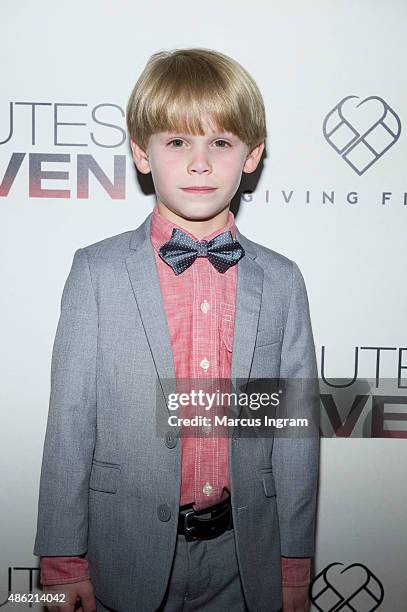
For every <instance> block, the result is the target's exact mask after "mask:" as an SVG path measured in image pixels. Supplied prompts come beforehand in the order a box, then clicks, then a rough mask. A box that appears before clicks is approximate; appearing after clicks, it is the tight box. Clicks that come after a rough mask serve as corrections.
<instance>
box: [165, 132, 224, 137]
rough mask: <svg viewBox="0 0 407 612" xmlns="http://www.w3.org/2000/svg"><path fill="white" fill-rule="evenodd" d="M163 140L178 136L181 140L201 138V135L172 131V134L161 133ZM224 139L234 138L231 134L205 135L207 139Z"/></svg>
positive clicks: (215, 133) (216, 133)
mask: <svg viewBox="0 0 407 612" xmlns="http://www.w3.org/2000/svg"><path fill="white" fill-rule="evenodd" d="M163 134H164V135H163V138H168V137H170V136H178V137H181V138H191V137H192V138H198V137H199V136H201V134H188V133H187V132H177V131H173V132H164V133H163ZM202 136H206V134H202ZM220 136H222V137H226V138H235V135H234V134H232V133H231V132H226V131H224V132H214V133H213V134H209V135H207V138H216V137H220Z"/></svg>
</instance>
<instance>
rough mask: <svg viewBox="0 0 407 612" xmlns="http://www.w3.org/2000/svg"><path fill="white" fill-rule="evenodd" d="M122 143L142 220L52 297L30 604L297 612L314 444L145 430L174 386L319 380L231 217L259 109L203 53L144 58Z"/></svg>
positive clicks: (256, 99) (308, 550)
mask: <svg viewBox="0 0 407 612" xmlns="http://www.w3.org/2000/svg"><path fill="white" fill-rule="evenodd" d="M127 125H128V130H129V135H130V140H131V148H132V154H133V159H134V162H135V164H136V166H137V169H138V170H139V172H141V173H145V174H147V173H149V172H151V174H152V179H153V182H154V188H155V194H156V204H155V207H154V210H153V212H152V213H151V214H150V215H148V217H147V218H146V220H145V221H144V222H143V223H142V225H141V226H140V227H138V228H137V229H136V230H135V231H128V232H124V233H123V234H119V235H117V236H113V237H110V238H107V239H105V240H102V241H100V242H98V243H96V244H92V245H90V246H88V247H85V248H81V249H79V250H78V251H76V253H75V255H74V260H73V264H72V268H71V271H70V273H69V276H68V279H67V281H66V284H65V287H64V292H63V296H62V301H61V315H60V320H59V323H58V329H57V333H56V339H55V344H54V349H53V358H52V368H51V397H50V409H49V416H48V424H47V433H46V438H45V444H44V456H43V464H42V472H41V484H40V498H39V514H38V529H37V537H36V542H35V548H34V554H36V555H39V556H41V579H42V584H43V585H44V588H45V590H47V591H48V590H51V591H54V592H56V593H58V592H62V591H64V592H66V593H67V594H68V601H69V605H65V606H60V607H59V608H57V609H59V610H73V609H74V603H75V600H79V599H80V600H81V602H82V603H81V607H80V609H81V610H83V611H84V612H89V611H90V610H95V609H97V610H106V609H108V610H110V609H112V610H119V611H120V612H134V611H136V612H137V611H140V612H149V611H151V612H152V611H153V610H162V611H164V612H175V611H178V610H188V611H192V610H194V611H195V610H202V611H207V612H210V611H215V610H216V612H219V611H221V610H232V611H236V612H237V611H240V610H250V611H253V612H261V611H266V610H267V611H268V612H269V611H272V610H274V611H277V610H279V609H280V608H281V606H282V605H283V603H284V611H285V612H288V611H294V610H296V611H304V610H308V609H309V601H308V596H307V591H308V584H309V574H310V561H311V559H310V557H311V556H313V554H314V522H315V510H316V491H317V472H318V453H319V444H318V439H309V438H306V439H288V438H286V439H284V438H282V437H279V438H277V437H276V438H275V439H274V440H273V438H272V437H268V438H262V439H259V438H256V436H247V437H243V436H242V437H239V435H238V434H237V435H236V434H235V433H234V434H233V436H231V437H230V438H229V439H228V437H225V436H224V437H222V436H216V435H214V432H213V431H211V426H209V427H208V426H206V427H203V428H202V430H200V433H199V434H198V435H195V436H183V435H182V436H181V435H180V430H179V428H178V429H176V428H174V427H170V426H169V424H168V423H169V421H168V422H167V425H166V431H165V434H164V435H161V436H159V435H157V430H156V422H155V421H156V415H158V416H160V418H161V422H162V418H163V417H164V418H167V417H169V416H170V414H169V413H170V411H169V409H168V397H169V394H168V390H173V389H174V386H173V385H172V381H176V382H177V383H178V382H180V383H181V381H182V380H184V379H198V380H202V382H203V381H205V382H209V380H210V381H214V380H215V381H216V380H225V379H231V380H235V379H239V380H243V381H249V380H251V379H261V378H267V379H268V378H270V379H271V378H279V377H286V378H288V377H290V378H316V376H317V373H316V361H315V349H314V343H313V337H312V330H311V324H310V318H309V310H308V302H307V295H306V289H305V285H304V281H303V279H302V276H301V273H300V271H299V269H298V267H297V266H296V264H295V263H294V262H292V261H290V260H289V259H287V258H286V257H284V256H282V255H279V254H278V253H276V252H274V251H271V250H270V249H268V248H265V247H263V246H261V245H258V244H256V243H254V242H252V241H250V240H248V239H247V238H246V237H244V236H243V235H242V234H241V233H240V232H239V230H238V229H237V227H236V225H235V223H234V216H233V213H232V212H231V211H230V210H229V206H230V202H231V200H232V198H233V196H234V194H235V193H236V191H237V189H238V186H239V183H240V180H241V176H242V172H248V173H249V172H253V171H254V170H255V169H256V168H257V166H258V163H259V161H260V158H261V155H262V153H263V149H264V141H265V137H266V123H265V112H264V104H263V100H262V97H261V94H260V92H259V90H258V88H257V86H256V84H255V82H254V81H253V79H252V78H251V76H250V75H249V74H248V73H247V72H246V71H245V70H244V69H243V68H242V67H241V66H240V64H238V63H237V62H235V61H234V60H232V59H231V58H229V57H227V56H225V55H223V54H221V53H217V52H214V51H210V50H207V49H184V50H177V51H174V52H161V53H157V54H155V55H153V56H152V57H151V58H150V60H149V62H148V64H147V66H146V67H145V69H144V71H143V73H142V74H141V76H140V78H139V80H138V82H137V83H136V85H135V87H134V90H133V92H132V94H131V97H130V100H129V103H128V108H127ZM157 381H158V383H159V384H158V385H157ZM209 384H210V383H209ZM157 389H158V391H157ZM282 578H283V588H281V579H282ZM95 596H96V600H95ZM77 605H79V603H78V604H77ZM95 605H96V608H95ZM75 609H77V607H75Z"/></svg>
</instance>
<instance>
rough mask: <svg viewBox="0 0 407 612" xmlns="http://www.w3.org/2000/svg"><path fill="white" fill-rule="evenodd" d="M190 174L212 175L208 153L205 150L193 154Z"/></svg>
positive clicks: (190, 162)
mask: <svg viewBox="0 0 407 612" xmlns="http://www.w3.org/2000/svg"><path fill="white" fill-rule="evenodd" d="M188 172H189V173H190V174H204V173H205V174H210V173H211V172H212V166H211V163H210V161H209V156H208V152H207V151H206V150H205V149H201V148H199V149H195V150H194V151H193V152H192V154H191V159H190V161H189V164H188Z"/></svg>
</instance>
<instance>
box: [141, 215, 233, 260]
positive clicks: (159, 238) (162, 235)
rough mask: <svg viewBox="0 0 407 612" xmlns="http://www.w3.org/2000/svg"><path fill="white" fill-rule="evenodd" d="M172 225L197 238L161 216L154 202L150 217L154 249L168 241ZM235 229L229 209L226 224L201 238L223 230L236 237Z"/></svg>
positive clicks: (208, 237) (205, 238)
mask: <svg viewBox="0 0 407 612" xmlns="http://www.w3.org/2000/svg"><path fill="white" fill-rule="evenodd" d="M174 227H176V228H178V229H180V230H181V231H182V232H184V233H185V234H187V235H188V236H190V237H191V238H192V239H193V240H197V237H196V236H194V235H193V234H191V233H190V232H188V230H186V229H184V228H183V227H181V226H180V225H177V224H176V223H174V222H173V221H170V220H169V219H166V218H165V217H163V216H162V215H161V214H160V212H159V210H158V206H157V204H156V205H155V206H154V208H153V215H152V217H151V226H150V237H151V242H152V244H153V247H154V249H155V250H156V251H158V250H159V249H160V247H161V246H162V245H163V244H164V243H165V242H168V240H169V239H170V238H171V236H172V230H173V229H174ZM236 230H237V227H236V224H235V216H234V214H233V213H232V211H231V210H229V211H228V218H227V221H226V224H225V225H224V226H223V227H221V228H220V229H218V230H215V231H214V232H212V233H211V234H208V235H207V236H204V238H202V240H211V239H212V238H215V236H218V235H219V234H222V233H223V232H227V231H230V232H231V233H232V236H233V238H236Z"/></svg>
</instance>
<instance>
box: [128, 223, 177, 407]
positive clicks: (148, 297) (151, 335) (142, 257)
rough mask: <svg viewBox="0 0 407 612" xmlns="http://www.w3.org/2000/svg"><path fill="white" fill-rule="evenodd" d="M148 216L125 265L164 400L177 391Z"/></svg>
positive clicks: (133, 237) (138, 230)
mask: <svg viewBox="0 0 407 612" xmlns="http://www.w3.org/2000/svg"><path fill="white" fill-rule="evenodd" d="M151 217H152V213H150V215H149V216H148V217H147V218H146V220H145V221H144V223H143V224H142V225H141V226H140V227H138V228H137V229H136V230H135V232H134V233H133V235H132V237H131V241H130V248H131V249H134V252H133V253H132V254H131V255H130V256H129V257H127V258H126V266H127V271H128V273H129V276H130V281H131V284H132V287H133V292H134V297H135V299H136V302H137V307H138V310H139V313H140V317H141V321H142V324H143V327H144V331H145V334H146V336H147V341H148V344H149V346H150V350H151V354H152V357H153V360H154V365H155V368H156V370H157V375H158V378H159V382H160V385H161V388H162V391H163V394H164V398H165V399H166V400H167V398H168V395H169V394H170V393H175V392H176V386H175V368H174V361H173V356H172V347H171V339H170V334H169V329H168V324H167V318H166V315H165V310H164V302H163V299H162V293H161V287H160V280H159V276H158V272H157V267H156V262H155V257H154V249H153V246H152V244H151V240H150V224H151ZM166 405H167V402H166ZM167 410H168V405H167Z"/></svg>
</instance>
